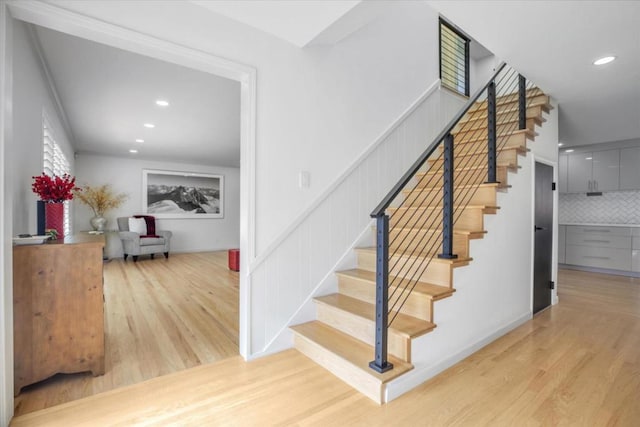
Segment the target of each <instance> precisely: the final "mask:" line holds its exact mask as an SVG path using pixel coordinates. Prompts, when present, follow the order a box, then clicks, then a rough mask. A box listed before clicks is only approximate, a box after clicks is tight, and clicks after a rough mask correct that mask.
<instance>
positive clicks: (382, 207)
mask: <svg viewBox="0 0 640 427" xmlns="http://www.w3.org/2000/svg"><path fill="white" fill-rule="evenodd" d="M506 65H507V64H506V63H505V62H502V63H501V64H500V65H499V66H498V70H497V71H496V72H495V73H494V74H493V76H491V78H490V79H489V81H488V82H487V84H486V85H484V86H483V87H482V88H480V89H479V90H477V91H476V93H475V94H474V95H473V97H471V98H469V101H467V103H466V104H465V105H464V107H463V108H462V109H461V110H460V111H459V112H458V113H457V114H456V115H455V116H454V117H453V119H451V121H450V122H449V124H448V125H447V126H446V127H445V128H444V130H443V131H442V132H440V133H439V134H438V136H437V137H436V138H435V139H434V140H433V142H432V143H431V144H430V145H429V147H427V149H426V150H425V151H424V153H422V155H421V156H420V157H419V158H418V160H416V161H415V162H414V163H413V165H412V166H411V167H410V168H409V170H408V171H407V172H406V173H405V174H404V175H402V178H400V180H399V181H398V183H397V184H396V185H395V186H394V187H393V188H392V189H391V191H389V193H388V194H387V195H386V196H385V198H384V199H382V201H381V202H380V204H378V206H377V207H376V208H375V209H374V210H373V212H371V217H372V218H377V217H379V216H381V215H384V212H385V211H386V210H387V208H388V207H389V206H390V205H391V202H393V199H395V198H396V196H397V195H398V194H400V192H401V191H402V189H403V188H405V187H406V186H407V184H408V183H409V181H411V179H412V178H413V177H414V175H415V174H416V173H417V172H418V171H419V170H420V168H421V167H422V165H424V163H425V162H426V161H427V159H428V158H429V157H430V156H431V155H432V154H433V152H434V151H435V150H436V148H438V145H440V143H441V142H442V140H443V139H444V138H445V136H447V135H448V134H449V133H451V131H452V130H453V128H454V127H455V126H456V125H457V124H458V122H459V121H460V119H462V117H463V116H464V115H465V114H466V113H467V111H469V109H470V108H471V107H472V106H473V104H475V102H476V101H477V100H478V98H480V96H481V95H482V94H483V93H484V91H485V90H486V89H487V87H488V86H489V84H490V83H491V82H492V81H494V79H495V78H496V77H498V75H499V74H500V72H502V70H503V69H504V67H505V66H506Z"/></svg>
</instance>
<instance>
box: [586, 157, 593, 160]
mask: <svg viewBox="0 0 640 427" xmlns="http://www.w3.org/2000/svg"><path fill="white" fill-rule="evenodd" d="M584 159H585V160H593V157H585V158H584Z"/></svg>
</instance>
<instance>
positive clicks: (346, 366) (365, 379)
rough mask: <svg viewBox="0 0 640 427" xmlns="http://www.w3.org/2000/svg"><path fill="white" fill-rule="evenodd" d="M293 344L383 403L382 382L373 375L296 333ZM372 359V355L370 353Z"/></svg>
mask: <svg viewBox="0 0 640 427" xmlns="http://www.w3.org/2000/svg"><path fill="white" fill-rule="evenodd" d="M293 344H294V346H295V348H296V349H297V350H298V351H299V352H300V353H302V354H304V355H305V356H307V357H308V358H309V359H311V360H313V361H314V362H316V363H317V364H318V365H320V366H322V367H323V368H325V369H326V370H328V371H329V372H331V373H332V374H334V375H335V376H337V377H338V378H340V379H341V380H342V381H344V382H346V383H347V384H349V385H350V386H351V387H353V388H355V389H356V390H358V391H359V392H360V393H362V394H364V395H365V396H367V397H368V398H369V399H371V400H373V401H374V402H376V403H378V404H381V403H384V400H383V391H384V384H382V382H381V381H379V380H377V379H376V378H375V377H372V376H370V375H367V374H366V373H364V372H361V371H360V370H359V369H357V368H354V367H353V365H351V364H350V363H349V362H347V361H345V360H344V359H342V358H341V357H340V356H338V355H336V354H335V353H333V352H331V351H330V350H328V349H326V348H324V347H322V346H320V345H318V344H316V343H315V342H313V341H311V340H308V339H307V338H305V337H302V336H300V335H298V334H294V339H293ZM372 360H373V355H372Z"/></svg>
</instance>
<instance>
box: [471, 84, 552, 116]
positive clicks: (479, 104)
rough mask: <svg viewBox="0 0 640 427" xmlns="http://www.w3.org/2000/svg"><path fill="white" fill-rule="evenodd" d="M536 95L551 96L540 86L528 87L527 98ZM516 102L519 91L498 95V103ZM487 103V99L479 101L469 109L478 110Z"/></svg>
mask: <svg viewBox="0 0 640 427" xmlns="http://www.w3.org/2000/svg"><path fill="white" fill-rule="evenodd" d="M536 97H547V98H548V97H549V96H548V95H546V94H545V93H544V92H542V91H541V90H540V89H538V88H532V89H527V97H526V98H527V100H529V99H532V98H536ZM514 102H518V93H511V94H509V95H502V96H498V97H496V105H498V106H500V105H505V104H511V103H514ZM486 105H487V101H486V100H484V101H478V102H476V103H475V104H474V105H472V106H471V108H470V109H469V111H478V110H479V109H481V108H486Z"/></svg>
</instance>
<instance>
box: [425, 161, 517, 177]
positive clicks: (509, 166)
mask: <svg viewBox="0 0 640 427" xmlns="http://www.w3.org/2000/svg"><path fill="white" fill-rule="evenodd" d="M496 167H497V168H507V169H509V170H510V171H516V170H518V169H521V168H522V166H518V165H514V164H513V163H498V164H496ZM477 169H485V170H486V169H487V165H486V164H482V165H472V166H464V167H461V168H457V167H455V165H454V170H477ZM435 174H438V175H441V174H442V170H440V169H436V170H428V171H426V172H418V173H417V174H416V177H419V176H423V175H435Z"/></svg>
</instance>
